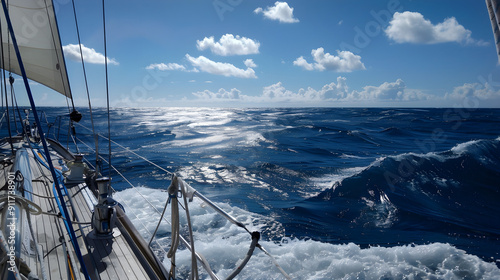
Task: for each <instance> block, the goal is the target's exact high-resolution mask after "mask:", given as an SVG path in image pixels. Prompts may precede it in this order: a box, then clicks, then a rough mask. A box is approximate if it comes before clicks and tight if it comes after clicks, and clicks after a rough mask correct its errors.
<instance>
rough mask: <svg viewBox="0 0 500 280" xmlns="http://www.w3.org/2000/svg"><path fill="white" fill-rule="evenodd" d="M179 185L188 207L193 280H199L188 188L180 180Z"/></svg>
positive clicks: (187, 215) (187, 216) (185, 204)
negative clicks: (187, 193)
mask: <svg viewBox="0 0 500 280" xmlns="http://www.w3.org/2000/svg"><path fill="white" fill-rule="evenodd" d="M179 185H180V186H181V191H182V197H183V198H184V207H186V218H187V225H188V229H189V241H190V242H191V280H194V279H197V280H198V264H197V263H196V252H195V249H194V238H193V228H192V226H191V215H189V207H188V203H187V195H186V188H185V186H184V181H183V180H182V179H181V180H179Z"/></svg>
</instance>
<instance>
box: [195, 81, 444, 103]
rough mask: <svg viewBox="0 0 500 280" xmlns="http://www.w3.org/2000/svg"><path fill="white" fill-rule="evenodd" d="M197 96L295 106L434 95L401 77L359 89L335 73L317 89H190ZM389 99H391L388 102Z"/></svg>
mask: <svg viewBox="0 0 500 280" xmlns="http://www.w3.org/2000/svg"><path fill="white" fill-rule="evenodd" d="M193 95H195V96H196V97H197V98H198V99H202V100H204V101H207V100H209V101H212V102H218V101H221V102H225V101H232V102H235V101H241V102H245V103H247V104H248V103H256V104H280V105H283V104H287V105H285V106H289V105H292V106H293V105H296V106H307V105H310V106H319V105H321V106H328V104H329V105H332V106H335V105H339V104H340V105H339V106H342V105H346V104H347V105H348V106H370V105H371V106H381V105H386V104H401V102H408V101H416V102H420V101H426V100H432V99H434V98H436V97H435V96H432V95H428V94H425V93H423V92H421V91H418V90H411V89H408V88H406V85H405V83H404V82H403V80H401V79H398V80H396V81H395V82H385V83H382V84H381V85H379V86H366V87H364V88H363V90H361V91H356V90H350V89H349V87H348V86H347V79H346V78H345V77H337V80H336V82H331V83H329V84H326V85H324V86H323V87H322V88H320V89H314V88H312V87H308V88H306V89H304V88H301V89H299V90H298V91H297V92H294V91H292V90H289V89H287V88H286V87H285V86H284V85H283V83H281V82H277V83H275V84H272V85H269V86H266V87H264V88H263V90H262V93H261V94H260V95H257V96H254V95H246V94H243V93H242V92H240V91H239V90H237V89H232V90H230V91H227V90H225V89H220V90H219V91H218V92H211V91H208V90H205V91H202V92H196V93H193ZM390 102H392V103H390Z"/></svg>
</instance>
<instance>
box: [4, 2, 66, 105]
mask: <svg viewBox="0 0 500 280" xmlns="http://www.w3.org/2000/svg"><path fill="white" fill-rule="evenodd" d="M8 9H9V14H10V19H11V22H12V26H13V29H14V33H15V34H16V38H17V43H18V45H19V51H20V53H21V57H22V59H23V63H24V68H25V70H26V74H27V76H28V78H29V79H31V80H33V81H36V82H39V83H41V84H43V85H46V86H47V87H49V88H52V89H53V90H55V91H57V92H60V93H61V94H63V95H65V96H67V97H69V98H71V91H70V87H69V81H68V75H67V72H66V65H65V63H64V56H63V52H62V47H61V40H60V38H59V29H58V28H57V22H56V17H55V12H54V6H53V3H52V0H38V1H33V0H10V1H8ZM0 12H1V22H0V24H1V26H0V28H1V39H2V51H3V56H2V57H3V59H4V61H2V62H0V67H1V68H4V69H5V70H7V71H10V72H12V73H16V74H18V75H21V70H20V68H19V63H18V62H17V58H16V55H15V50H14V46H13V44H12V39H11V37H10V34H9V30H8V26H7V22H6V21H5V16H4V11H3V8H2V7H1V6H0ZM2 57H0V59H1V58H2Z"/></svg>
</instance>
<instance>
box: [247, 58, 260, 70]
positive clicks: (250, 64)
mask: <svg viewBox="0 0 500 280" xmlns="http://www.w3.org/2000/svg"><path fill="white" fill-rule="evenodd" d="M244 63H245V66H246V67H248V68H255V67H257V64H255V62H253V59H250V58H249V59H246V60H245V61H244Z"/></svg>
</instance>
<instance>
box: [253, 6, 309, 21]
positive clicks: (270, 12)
mask: <svg viewBox="0 0 500 280" xmlns="http://www.w3.org/2000/svg"><path fill="white" fill-rule="evenodd" d="M254 13H256V14H263V15H264V17H265V18H268V19H271V20H278V21H280V22H284V23H294V22H299V20H298V19H296V18H294V17H293V8H291V7H290V6H288V3H287V2H279V1H277V2H276V3H274V6H272V7H267V8H266V9H262V8H261V7H259V8H257V9H255V10H254Z"/></svg>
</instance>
